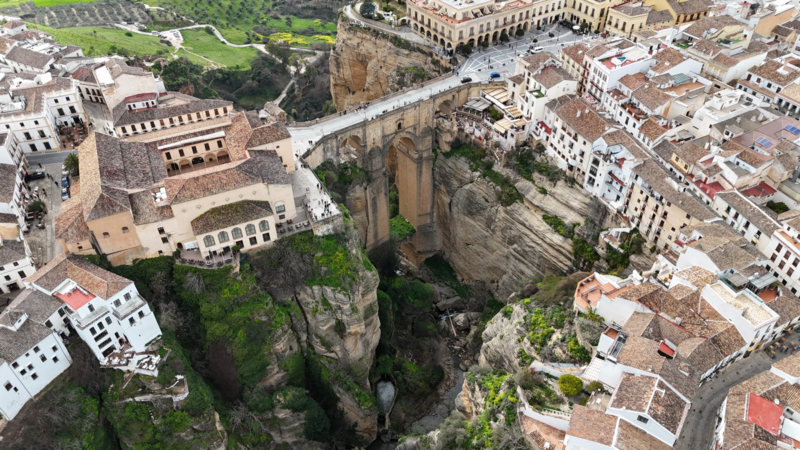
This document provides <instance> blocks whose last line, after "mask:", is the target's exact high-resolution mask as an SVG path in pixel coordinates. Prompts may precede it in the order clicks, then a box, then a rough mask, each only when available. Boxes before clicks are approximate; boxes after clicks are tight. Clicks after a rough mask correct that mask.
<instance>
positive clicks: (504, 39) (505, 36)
mask: <svg viewBox="0 0 800 450" xmlns="http://www.w3.org/2000/svg"><path fill="white" fill-rule="evenodd" d="M500 42H508V34H507V33H506V32H505V30H503V33H502V34H501V35H500Z"/></svg>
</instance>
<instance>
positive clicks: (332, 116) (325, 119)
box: [289, 74, 492, 128]
mask: <svg viewBox="0 0 800 450" xmlns="http://www.w3.org/2000/svg"><path fill="white" fill-rule="evenodd" d="M451 76H452V74H446V75H440V76H438V77H436V78H432V79H430V80H428V81H426V82H425V83H420V84H419V85H418V86H414V87H411V88H407V89H403V90H401V91H397V92H394V93H391V94H389V95H386V96H383V97H381V98H379V99H376V100H374V101H375V102H384V101H387V100H391V99H393V98H395V97H401V96H403V95H407V94H408V93H409V92H410V91H413V90H416V89H424V88H425V86H430V85H431V84H433V83H436V82H439V81H442V80H445V79H447V78H450V77H451ZM489 84H492V82H491V81H475V82H472V83H464V84H462V85H459V86H453V87H451V88H448V89H447V90H445V91H444V92H441V93H442V94H443V93H445V92H449V91H450V90H453V89H460V88H462V87H464V86H481V85H484V86H485V85H489ZM376 106H380V104H379V103H375V104H374V105H373V106H371V108H374V107H376ZM348 111H350V110H349V109H348ZM337 117H341V116H340V115H339V113H335V114H329V115H327V116H325V117H322V118H319V119H314V120H309V121H306V122H292V123H291V124H289V128H307V127H312V126H314V125H318V124H321V123H325V122H328V121H330V120H333V119H335V118H337Z"/></svg>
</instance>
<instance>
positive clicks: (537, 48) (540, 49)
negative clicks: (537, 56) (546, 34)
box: [531, 47, 544, 54]
mask: <svg viewBox="0 0 800 450" xmlns="http://www.w3.org/2000/svg"><path fill="white" fill-rule="evenodd" d="M543 51H544V47H536V48H534V49H533V50H531V54H533V53H542V52H543Z"/></svg>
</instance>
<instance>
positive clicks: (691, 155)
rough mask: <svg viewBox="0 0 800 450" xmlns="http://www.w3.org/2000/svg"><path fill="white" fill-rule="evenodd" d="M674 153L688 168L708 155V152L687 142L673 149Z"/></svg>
mask: <svg viewBox="0 0 800 450" xmlns="http://www.w3.org/2000/svg"><path fill="white" fill-rule="evenodd" d="M675 153H676V154H677V155H678V156H679V157H680V158H681V159H682V160H683V161H684V162H685V163H688V164H689V166H690V167H691V166H692V165H694V164H695V163H697V161H700V159H701V158H703V157H704V156H708V155H709V153H708V151H706V150H704V149H702V148H700V147H698V146H696V145H694V144H691V143H689V142H687V143H685V144H683V145H679V146H678V147H677V148H676V149H675Z"/></svg>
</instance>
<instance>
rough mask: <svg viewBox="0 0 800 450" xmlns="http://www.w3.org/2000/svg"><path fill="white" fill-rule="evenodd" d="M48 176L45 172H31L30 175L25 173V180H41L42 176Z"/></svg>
mask: <svg viewBox="0 0 800 450" xmlns="http://www.w3.org/2000/svg"><path fill="white" fill-rule="evenodd" d="M46 176H47V175H45V173H44V172H34V173H29V174H28V175H25V182H26V183H27V182H28V181H31V180H41V179H42V178H44V177H46Z"/></svg>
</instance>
